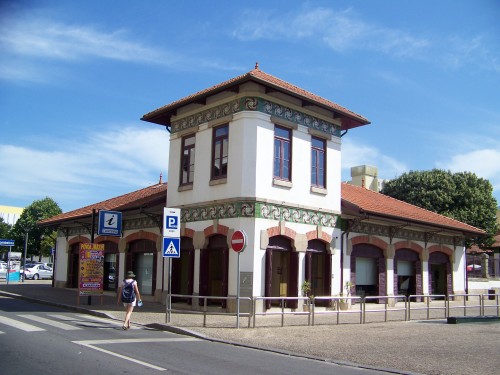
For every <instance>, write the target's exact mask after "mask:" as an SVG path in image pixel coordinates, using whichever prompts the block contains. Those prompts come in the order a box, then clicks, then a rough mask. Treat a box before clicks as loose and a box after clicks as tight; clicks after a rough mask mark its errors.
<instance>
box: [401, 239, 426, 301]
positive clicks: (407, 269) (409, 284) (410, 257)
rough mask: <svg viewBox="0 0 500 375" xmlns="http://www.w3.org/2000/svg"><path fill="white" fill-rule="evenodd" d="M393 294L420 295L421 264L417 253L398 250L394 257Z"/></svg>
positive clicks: (408, 250)
mask: <svg viewBox="0 0 500 375" xmlns="http://www.w3.org/2000/svg"><path fill="white" fill-rule="evenodd" d="M394 294H395V295H404V296H409V295H412V294H418V295H420V294H422V263H421V262H420V257H419V255H418V253H417V252H415V251H413V250H410V249H399V250H397V251H396V255H395V256H394Z"/></svg>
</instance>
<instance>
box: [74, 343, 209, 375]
mask: <svg viewBox="0 0 500 375" xmlns="http://www.w3.org/2000/svg"><path fill="white" fill-rule="evenodd" d="M179 341H200V340H199V339H196V338H179V339H173V338H163V339H121V340H84V341H73V343H75V344H77V345H82V346H85V347H87V348H91V349H95V350H98V351H100V352H103V353H106V354H109V355H112V356H115V357H118V358H121V359H125V360H127V361H130V362H134V363H137V364H139V365H142V366H146V367H149V368H152V369H154V370H158V371H166V370H167V369H166V368H163V367H159V366H155V365H152V364H150V363H147V362H143V361H140V360H138V359H134V358H131V357H130V356H129V355H126V356H125V355H122V354H119V353H115V352H112V351H110V350H106V349H103V348H99V347H98V346H96V345H103V344H131V343H133V344H135V343H141V342H179Z"/></svg>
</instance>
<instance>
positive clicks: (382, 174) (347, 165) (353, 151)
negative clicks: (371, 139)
mask: <svg viewBox="0 0 500 375" xmlns="http://www.w3.org/2000/svg"><path fill="white" fill-rule="evenodd" d="M359 165H371V166H374V167H377V168H378V175H379V178H381V179H391V178H394V177H396V176H399V175H401V174H402V173H404V172H406V171H407V170H408V168H407V166H406V165H404V164H403V163H401V162H399V161H397V160H395V159H393V158H391V157H390V156H387V155H384V154H382V153H381V152H380V151H379V150H378V149H377V148H375V147H372V146H367V145H363V144H361V143H359V142H356V143H354V142H352V141H351V140H349V139H345V140H342V180H343V181H347V180H350V179H351V167H356V166H359Z"/></svg>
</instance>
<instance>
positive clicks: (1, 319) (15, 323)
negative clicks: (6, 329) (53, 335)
mask: <svg viewBox="0 0 500 375" xmlns="http://www.w3.org/2000/svg"><path fill="white" fill-rule="evenodd" d="M0 324H5V325H8V326H11V327H14V328H17V329H20V330H23V331H25V332H40V331H45V329H43V328H40V327H37V326H34V325H31V324H28V323H23V322H20V321H19V320H14V319H11V318H7V317H6V316H0Z"/></svg>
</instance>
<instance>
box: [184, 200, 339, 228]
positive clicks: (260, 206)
mask: <svg viewBox="0 0 500 375" xmlns="http://www.w3.org/2000/svg"><path fill="white" fill-rule="evenodd" d="M237 217H253V218H258V219H268V220H279V221H285V222H290V223H300V224H310V225H320V226H322V227H330V228H334V227H335V224H336V222H337V217H338V216H337V215H335V214H330V213H325V212H320V211H314V210H307V209H301V208H296V207H290V206H280V205H276V204H270V203H264V202H230V203H220V204H215V205H210V206H201V207H191V208H183V209H182V210H181V222H182V223H189V222H195V221H205V220H214V219H229V218H237Z"/></svg>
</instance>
